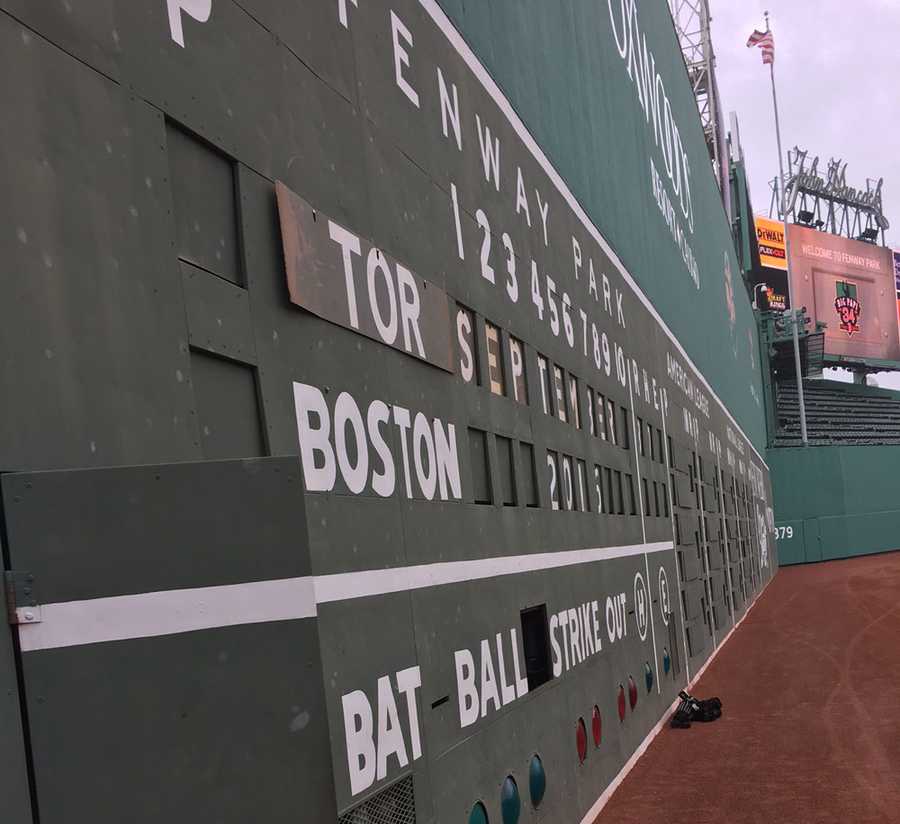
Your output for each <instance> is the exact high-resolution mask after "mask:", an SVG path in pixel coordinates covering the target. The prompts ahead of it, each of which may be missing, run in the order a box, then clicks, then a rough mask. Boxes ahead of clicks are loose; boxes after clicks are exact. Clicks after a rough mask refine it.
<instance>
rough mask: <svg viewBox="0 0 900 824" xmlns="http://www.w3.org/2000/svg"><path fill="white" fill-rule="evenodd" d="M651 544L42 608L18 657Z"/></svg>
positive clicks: (656, 547) (304, 613) (291, 614)
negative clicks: (21, 653)
mask: <svg viewBox="0 0 900 824" xmlns="http://www.w3.org/2000/svg"><path fill="white" fill-rule="evenodd" d="M672 547H673V544H672V542H671V541H662V542H659V543H653V544H637V545H633V546H632V545H629V546H614V547H601V548H596V549H573V550H565V551H562V552H538V553H535V554H532V555H504V556H499V557H495V558H480V559H477V560H472V561H447V562H442V563H436V564H420V565H416V566H407V567H393V568H390V569H366V570H361V571H359V572H342V573H337V574H335V575H320V576H319V577H317V578H314V577H312V576H309V577H303V578H285V579H282V580H277V581H250V582H247V583H244V584H230V585H228V586H215V587H199V588H196V589H170V590H165V591H162V592H142V593H138V594H136V595H115V596H112V597H109V598H90V599H86V600H83V601H65V602H60V603H55V604H42V605H41V606H40V608H39V611H40V619H41V620H40V623H24V624H19V625H18V628H19V644H20V646H21V648H22V651H23V652H29V651H32V650H40V649H55V648H57V647H72V646H78V645H80V644H98V643H102V642H104V641H123V640H126V639H129V638H150V637H156V636H160V635H174V634H176V633H179V632H193V631H194V630H200V629H215V628H218V627H231V626H237V625H240V624H258V623H262V622H265V621H292V620H296V619H298V618H314V617H315V616H316V615H317V608H316V605H317V604H321V603H329V602H333V601H347V600H351V599H354V598H365V597H370V596H373V595H388V594H391V593H396V592H410V591H412V590H416V589H423V588H424V587H434V586H444V585H446V584H458V583H464V582H466V581H479V580H483V579H485V578H498V577H501V576H504V575H517V574H520V573H524V572H536V571H538V570H548V569H559V568H563V567H569V566H575V565H577V564H589V563H595V562H597V561H610V560H613V559H615V558H628V557H630V556H632V555H642V554H644V553H653V552H664V551H666V550H669V549H672Z"/></svg>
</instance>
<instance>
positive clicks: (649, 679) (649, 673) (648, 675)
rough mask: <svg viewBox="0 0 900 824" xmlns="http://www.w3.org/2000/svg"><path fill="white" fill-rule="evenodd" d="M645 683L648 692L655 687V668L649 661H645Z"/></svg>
mask: <svg viewBox="0 0 900 824" xmlns="http://www.w3.org/2000/svg"><path fill="white" fill-rule="evenodd" d="M644 683H645V684H646V685H647V692H650V690H652V689H653V669H652V668H651V667H650V662H649V661H644Z"/></svg>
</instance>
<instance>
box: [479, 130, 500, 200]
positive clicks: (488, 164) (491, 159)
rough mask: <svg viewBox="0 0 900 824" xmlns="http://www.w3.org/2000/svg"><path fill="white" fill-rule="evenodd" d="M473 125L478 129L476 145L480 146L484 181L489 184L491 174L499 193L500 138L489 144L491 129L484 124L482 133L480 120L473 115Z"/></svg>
mask: <svg viewBox="0 0 900 824" xmlns="http://www.w3.org/2000/svg"><path fill="white" fill-rule="evenodd" d="M475 125H476V126H477V127H478V144H479V145H480V146H481V162H482V164H483V165H484V179H485V180H486V181H488V183H490V181H491V172H492V171H493V175H494V187H495V188H496V189H497V191H498V192H499V191H500V138H499V137H495V138H494V142H493V143H491V129H490V127H489V126H488V125H487V124H486V123H485V125H484V132H483V133H482V129H481V118H480V117H479V116H478V115H477V114H476V115H475Z"/></svg>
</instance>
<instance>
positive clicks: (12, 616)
mask: <svg viewBox="0 0 900 824" xmlns="http://www.w3.org/2000/svg"><path fill="white" fill-rule="evenodd" d="M4 584H5V586H6V612H7V618H8V620H9V623H10V624H39V623H41V606H40V604H38V602H37V596H36V594H35V585H34V575H32V574H31V573H30V572H10V571H7V572H5V573H4Z"/></svg>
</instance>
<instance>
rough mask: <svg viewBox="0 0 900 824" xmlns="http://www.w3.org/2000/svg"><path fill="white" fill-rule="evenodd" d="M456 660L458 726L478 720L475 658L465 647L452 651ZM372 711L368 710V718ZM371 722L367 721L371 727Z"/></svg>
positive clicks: (465, 725)
mask: <svg viewBox="0 0 900 824" xmlns="http://www.w3.org/2000/svg"><path fill="white" fill-rule="evenodd" d="M453 659H454V661H455V662H456V694H457V695H458V696H459V726H460V727H468V726H469V725H471V724H474V723H475V722H476V721H477V720H478V689H477V687H476V686H475V660H474V659H473V658H472V653H471V652H469V650H467V649H460V650H457V651H456V652H454V653H453ZM371 716H372V713H371V710H370V711H369V718H370V719H371ZM371 726H372V722H371V720H370V721H369V727H370V728H371Z"/></svg>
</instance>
